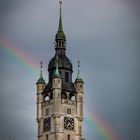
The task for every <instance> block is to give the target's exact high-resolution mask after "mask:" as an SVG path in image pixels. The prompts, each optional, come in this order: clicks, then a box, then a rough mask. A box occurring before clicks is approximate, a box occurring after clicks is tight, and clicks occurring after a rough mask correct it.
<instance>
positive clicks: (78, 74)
mask: <svg viewBox="0 0 140 140" xmlns="http://www.w3.org/2000/svg"><path fill="white" fill-rule="evenodd" d="M75 82H82V83H84V82H83V80H82V78H81V76H80V61H78V73H77V77H76V80H75Z"/></svg>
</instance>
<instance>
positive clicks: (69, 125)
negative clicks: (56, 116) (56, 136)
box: [64, 117, 74, 130]
mask: <svg viewBox="0 0 140 140" xmlns="http://www.w3.org/2000/svg"><path fill="white" fill-rule="evenodd" d="M64 128H65V129H67V130H74V118H69V117H64Z"/></svg>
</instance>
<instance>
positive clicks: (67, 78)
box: [65, 72, 69, 83]
mask: <svg viewBox="0 0 140 140" xmlns="http://www.w3.org/2000/svg"><path fill="white" fill-rule="evenodd" d="M65 82H66V83H68V82H69V73H68V72H65Z"/></svg>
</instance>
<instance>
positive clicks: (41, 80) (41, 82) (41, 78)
mask: <svg viewBox="0 0 140 140" xmlns="http://www.w3.org/2000/svg"><path fill="white" fill-rule="evenodd" d="M42 65H43V63H42V61H41V62H40V77H39V79H38V81H37V83H36V84H46V82H45V80H44V78H43V74H42V67H43V66H42Z"/></svg>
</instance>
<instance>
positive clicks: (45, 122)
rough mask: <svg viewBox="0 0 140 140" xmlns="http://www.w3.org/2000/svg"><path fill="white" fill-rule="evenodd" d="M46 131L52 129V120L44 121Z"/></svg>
mask: <svg viewBox="0 0 140 140" xmlns="http://www.w3.org/2000/svg"><path fill="white" fill-rule="evenodd" d="M43 125H44V131H49V130H50V129H51V118H46V119H44V124H43Z"/></svg>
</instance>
